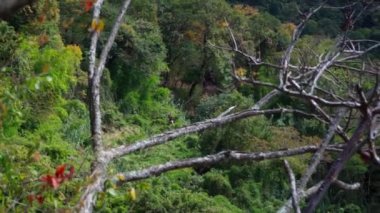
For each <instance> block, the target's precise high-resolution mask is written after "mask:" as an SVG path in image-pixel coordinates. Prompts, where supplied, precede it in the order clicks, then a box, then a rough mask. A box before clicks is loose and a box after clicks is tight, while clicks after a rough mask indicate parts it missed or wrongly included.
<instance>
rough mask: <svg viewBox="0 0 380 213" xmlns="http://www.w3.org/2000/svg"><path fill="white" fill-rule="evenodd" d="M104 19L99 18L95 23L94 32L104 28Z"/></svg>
mask: <svg viewBox="0 0 380 213" xmlns="http://www.w3.org/2000/svg"><path fill="white" fill-rule="evenodd" d="M104 25H105V24H104V20H102V19H101V20H99V22H98V24H97V25H96V32H98V33H99V32H102V31H103V30H104Z"/></svg>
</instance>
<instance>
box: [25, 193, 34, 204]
mask: <svg viewBox="0 0 380 213" xmlns="http://www.w3.org/2000/svg"><path fill="white" fill-rule="evenodd" d="M26 199H28V201H29V203H33V201H34V195H33V194H30V195H28V196H27V197H26Z"/></svg>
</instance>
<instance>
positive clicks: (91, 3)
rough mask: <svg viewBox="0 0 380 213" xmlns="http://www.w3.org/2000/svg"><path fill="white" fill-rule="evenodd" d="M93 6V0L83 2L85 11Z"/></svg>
mask: <svg viewBox="0 0 380 213" xmlns="http://www.w3.org/2000/svg"><path fill="white" fill-rule="evenodd" d="M93 6H94V2H93V0H85V2H84V11H85V12H86V13H87V12H89V11H90V10H91V9H92V7H93Z"/></svg>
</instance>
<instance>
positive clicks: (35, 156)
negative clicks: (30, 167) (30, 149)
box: [32, 151, 41, 161]
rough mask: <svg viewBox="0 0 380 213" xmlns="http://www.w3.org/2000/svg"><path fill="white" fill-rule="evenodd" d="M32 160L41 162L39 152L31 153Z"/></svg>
mask: <svg viewBox="0 0 380 213" xmlns="http://www.w3.org/2000/svg"><path fill="white" fill-rule="evenodd" d="M32 159H33V160H34V161H40V160H41V154H40V152H38V151H36V152H35V153H33V155H32Z"/></svg>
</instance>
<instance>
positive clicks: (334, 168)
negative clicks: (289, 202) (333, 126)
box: [303, 115, 370, 213]
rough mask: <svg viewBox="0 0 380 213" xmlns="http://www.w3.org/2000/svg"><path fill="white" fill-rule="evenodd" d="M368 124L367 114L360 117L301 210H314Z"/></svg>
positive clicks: (349, 156)
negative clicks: (339, 152)
mask: <svg viewBox="0 0 380 213" xmlns="http://www.w3.org/2000/svg"><path fill="white" fill-rule="evenodd" d="M369 126H370V118H369V117H368V115H367V116H366V117H364V118H362V120H361V122H360V124H359V126H358V128H357V129H356V130H355V132H354V134H353V135H352V137H351V138H350V140H349V141H348V142H347V145H346V147H345V148H344V150H343V152H342V153H341V154H340V155H339V157H338V159H337V160H335V162H334V164H333V165H332V166H331V168H330V170H329V171H328V173H327V175H326V177H325V178H324V180H323V182H322V184H321V186H320V187H319V189H318V191H317V192H316V193H315V194H314V195H313V196H312V197H311V198H310V201H309V203H308V206H307V207H306V208H305V209H304V210H303V212H306V213H311V212H313V211H314V210H315V208H316V207H317V205H318V203H319V202H320V201H321V199H322V197H323V196H324V195H325V193H326V192H327V190H328V188H329V187H330V185H331V184H332V183H333V182H334V181H335V180H336V179H337V178H338V175H339V173H340V172H341V171H342V169H343V167H344V166H345V164H346V162H347V161H348V160H349V159H350V158H351V156H352V155H353V154H354V153H356V151H357V150H358V148H359V144H360V143H359V141H360V138H361V137H362V135H363V134H364V133H365V132H366V131H367V130H368V128H369Z"/></svg>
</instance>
